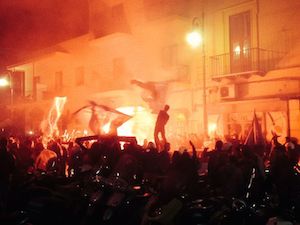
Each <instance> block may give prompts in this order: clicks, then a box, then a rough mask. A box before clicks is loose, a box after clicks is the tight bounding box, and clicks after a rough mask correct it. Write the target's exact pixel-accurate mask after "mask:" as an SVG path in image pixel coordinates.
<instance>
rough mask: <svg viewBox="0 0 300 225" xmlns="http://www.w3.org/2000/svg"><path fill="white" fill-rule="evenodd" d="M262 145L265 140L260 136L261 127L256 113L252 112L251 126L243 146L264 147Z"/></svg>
mask: <svg viewBox="0 0 300 225" xmlns="http://www.w3.org/2000/svg"><path fill="white" fill-rule="evenodd" d="M264 143H265V138H264V136H263V134H262V129H261V125H260V124H259V121H258V119H257V116H256V113H255V111H254V115H253V120H252V125H251V128H250V130H249V133H248V135H247V137H246V139H245V141H244V145H264Z"/></svg>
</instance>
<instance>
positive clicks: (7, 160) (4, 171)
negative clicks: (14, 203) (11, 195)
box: [0, 138, 15, 212]
mask: <svg viewBox="0 0 300 225" xmlns="http://www.w3.org/2000/svg"><path fill="white" fill-rule="evenodd" d="M14 168H15V162H14V157H13V155H12V154H11V153H10V152H8V151H7V139H6V138H1V139H0V212H2V211H3V210H5V208H6V203H7V195H8V190H9V184H10V179H11V175H12V173H13V170H14Z"/></svg>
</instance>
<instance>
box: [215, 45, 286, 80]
mask: <svg viewBox="0 0 300 225" xmlns="http://www.w3.org/2000/svg"><path fill="white" fill-rule="evenodd" d="M283 56H284V53H282V52H276V51H271V50H265V49H260V48H251V49H244V50H241V51H235V52H231V53H225V54H221V55H216V56H212V57H210V60H211V62H210V63H211V72H212V73H211V75H212V78H213V79H214V78H222V77H235V76H238V75H253V74H257V75H265V74H266V72H268V71H270V70H273V69H276V68H277V67H278V63H279V61H280V60H281V59H282V58H283Z"/></svg>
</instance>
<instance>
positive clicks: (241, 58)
mask: <svg viewBox="0 0 300 225" xmlns="http://www.w3.org/2000/svg"><path fill="white" fill-rule="evenodd" d="M250 25H251V24H250V11H246V12H242V13H239V14H236V15H232V16H230V17H229V29H230V62H231V72H246V71H249V70H251V46H250V43H251V27H250Z"/></svg>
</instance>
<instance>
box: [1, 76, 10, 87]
mask: <svg viewBox="0 0 300 225" xmlns="http://www.w3.org/2000/svg"><path fill="white" fill-rule="evenodd" d="M6 86H9V82H8V80H7V79H6V78H0V87H6Z"/></svg>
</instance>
